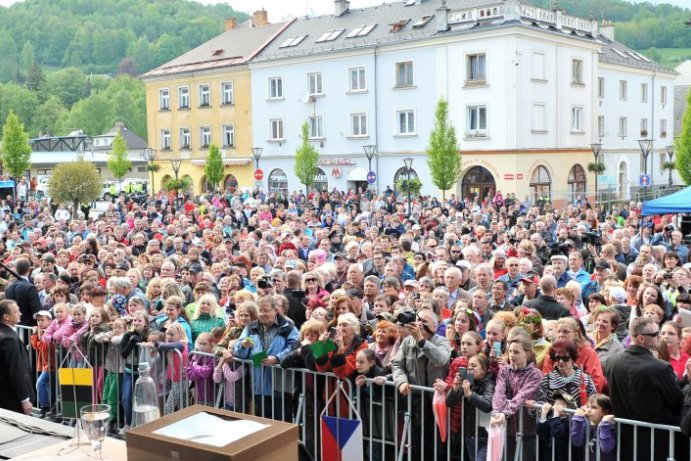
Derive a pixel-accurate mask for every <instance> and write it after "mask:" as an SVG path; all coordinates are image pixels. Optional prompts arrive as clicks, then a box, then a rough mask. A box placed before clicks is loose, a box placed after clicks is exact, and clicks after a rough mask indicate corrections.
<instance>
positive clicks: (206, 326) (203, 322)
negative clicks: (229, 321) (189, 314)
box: [190, 314, 226, 342]
mask: <svg viewBox="0 0 691 461" xmlns="http://www.w3.org/2000/svg"><path fill="white" fill-rule="evenodd" d="M190 323H191V327H192V342H194V341H196V340H197V336H199V333H211V330H213V329H214V328H216V327H221V328H223V329H224V330H225V327H226V324H225V322H224V321H223V319H222V318H220V317H211V316H210V315H209V314H200V315H199V318H197V319H192V320H191V321H190Z"/></svg>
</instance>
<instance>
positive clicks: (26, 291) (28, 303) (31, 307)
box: [5, 278, 43, 326]
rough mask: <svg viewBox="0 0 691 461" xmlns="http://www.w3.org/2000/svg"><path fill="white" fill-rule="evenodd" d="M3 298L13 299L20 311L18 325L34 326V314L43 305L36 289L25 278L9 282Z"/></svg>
mask: <svg viewBox="0 0 691 461" xmlns="http://www.w3.org/2000/svg"><path fill="white" fill-rule="evenodd" d="M5 298H6V299H12V300H14V301H15V302H16V303H17V305H18V306H19V310H20V311H21V313H22V320H21V321H20V322H19V324H20V325H26V326H35V325H36V320H35V319H34V314H35V313H36V312H38V311H40V310H41V309H43V307H42V306H41V300H40V299H39V297H38V290H37V289H36V287H35V286H34V284H33V283H31V282H29V281H28V280H27V279H23V278H22V279H19V280H15V281H14V282H12V283H10V285H9V286H8V287H7V289H5Z"/></svg>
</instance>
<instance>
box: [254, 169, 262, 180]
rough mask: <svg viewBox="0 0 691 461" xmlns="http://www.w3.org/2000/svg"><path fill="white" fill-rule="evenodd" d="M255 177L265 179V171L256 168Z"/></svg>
mask: <svg viewBox="0 0 691 461" xmlns="http://www.w3.org/2000/svg"><path fill="white" fill-rule="evenodd" d="M254 179H256V180H257V181H261V180H262V179H264V172H263V171H262V170H260V169H256V170H254Z"/></svg>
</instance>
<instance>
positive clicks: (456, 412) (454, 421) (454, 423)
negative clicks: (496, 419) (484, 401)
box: [444, 355, 474, 434]
mask: <svg viewBox="0 0 691 461" xmlns="http://www.w3.org/2000/svg"><path fill="white" fill-rule="evenodd" d="M461 367H466V368H467V367H468V359H467V358H465V357H464V356H462V355H461V356H460V357H456V358H455V359H453V360H452V361H451V366H450V367H449V374H448V375H446V379H445V380H444V381H445V382H446V384H447V385H448V386H449V387H448V388H447V389H446V391H447V393H448V391H450V390H451V387H452V386H453V379H454V377H455V376H456V375H457V374H458V369H459V368H461ZM473 411H474V410H473ZM462 412H463V405H462V404H461V403H458V404H456V405H454V406H452V407H451V432H452V433H454V434H457V433H459V432H460V431H461V421H462V420H461V417H462Z"/></svg>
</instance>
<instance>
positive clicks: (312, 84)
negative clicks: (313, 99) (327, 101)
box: [307, 72, 324, 96]
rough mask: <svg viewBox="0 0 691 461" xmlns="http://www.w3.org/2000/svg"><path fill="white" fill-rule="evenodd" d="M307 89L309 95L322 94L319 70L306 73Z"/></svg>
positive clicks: (322, 88) (322, 87)
mask: <svg viewBox="0 0 691 461" xmlns="http://www.w3.org/2000/svg"><path fill="white" fill-rule="evenodd" d="M307 90H308V91H309V94H310V96H320V95H323V94H324V86H323V83H322V73H321V72H312V73H309V74H307Z"/></svg>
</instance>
